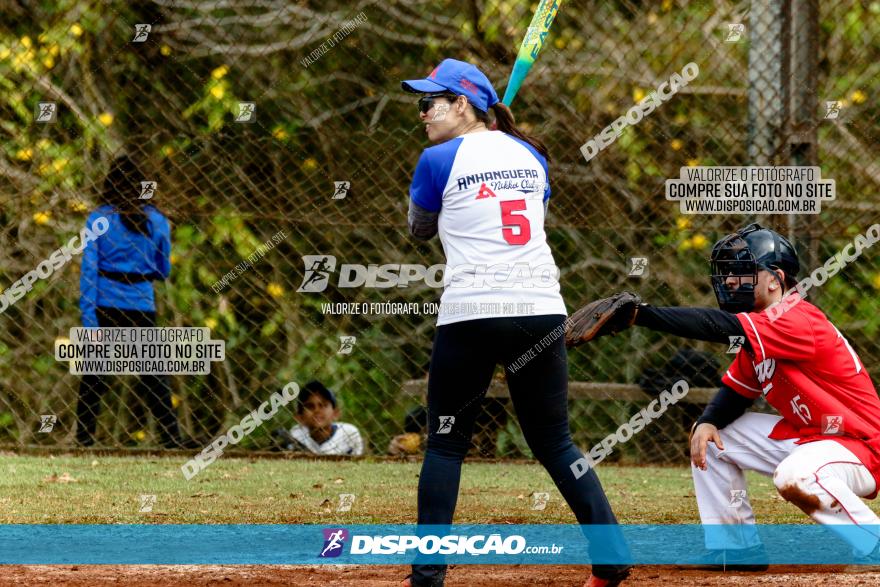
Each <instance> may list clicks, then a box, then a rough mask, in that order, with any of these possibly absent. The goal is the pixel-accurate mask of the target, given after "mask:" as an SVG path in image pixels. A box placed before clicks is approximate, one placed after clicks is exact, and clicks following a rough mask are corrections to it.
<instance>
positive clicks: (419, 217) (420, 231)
mask: <svg viewBox="0 0 880 587" xmlns="http://www.w3.org/2000/svg"><path fill="white" fill-rule="evenodd" d="M439 217H440V213H439V212H430V211H428V210H425V209H424V208H422V207H421V206H419V205H418V204H416V203H415V202H413V201H412V200H410V201H409V213H408V214H407V221H408V223H409V233H410V234H411V235H413V236H414V237H415V238H417V239H419V240H421V241H426V240H430V239H431V238H433V237H434V235H435V234H437V222H438V219H439Z"/></svg>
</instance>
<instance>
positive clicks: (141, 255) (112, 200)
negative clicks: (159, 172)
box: [76, 155, 181, 447]
mask: <svg viewBox="0 0 880 587" xmlns="http://www.w3.org/2000/svg"><path fill="white" fill-rule="evenodd" d="M142 179H143V176H142V175H141V174H140V173H139V172H138V169H137V166H136V165H135V163H134V161H133V160H132V159H131V158H130V157H128V156H127V155H122V156H120V157H118V158H116V159H115V160H114V161H113V163H112V165H111V167H110V171H109V173H108V174H107V177H106V179H105V181H104V190H103V194H102V200H103V202H102V205H101V206H99V207H98V208H97V209H95V210H94V211H93V212H92V213H91V214H90V215H89V218H88V220H87V226H92V224H93V223H94V222H95V220H97V219H98V218H101V217H104V218H106V219H107V221H108V223H109V228H108V230H107V232H105V233H104V234H102V235H101V236H100V237H99V238H98V239H97V240H95V241H92V242H90V243H89V244H88V245H87V246H86V248H85V250H84V251H83V256H82V267H81V273H80V299H79V306H80V310H81V312H82V324H83V326H85V327H99V326H101V327H112V326H117V327H132V326H136V327H152V326H155V325H156V302H155V294H154V292H153V283H152V282H153V281H156V280H164V279H167V278H168V276H169V275H170V273H171V227H170V225H169V223H168V219H167V218H165V216H164V215H163V214H162V213H161V212H160V211H159V210H158V209H157V208H156V207H155V206H153V205H150V204H147V203H146V201H145V200H141V199H140V198H139V195H140V182H141V180H142ZM106 390H107V377H106V376H102V375H84V376H83V378H82V381H81V383H80V388H79V402H78V404H77V410H76V414H77V430H76V439H77V442H78V443H79V444H81V445H83V446H89V445H92V444H94V441H95V438H94V437H95V426H96V423H97V417H98V411H99V408H100V403H101V396H102V395H103V394H104V392H105V391H106ZM136 392H137V393H138V394H139V395H140V396H141V397H144V398H145V399H146V403H147V405H148V407H149V408H150V411H151V412H152V413H153V416H154V417H155V418H156V421H157V425H158V426H157V428H158V431H159V435H160V440H161V442H162V444H163V445H165V446H166V447H178V446H181V440H180V435H179V432H178V425H177V416H176V415H175V413H174V411H173V409H172V405H171V383H170V380H169V378H168V376H163V375H142V376H141V377H140V378H139V381H138V387H137V389H136Z"/></svg>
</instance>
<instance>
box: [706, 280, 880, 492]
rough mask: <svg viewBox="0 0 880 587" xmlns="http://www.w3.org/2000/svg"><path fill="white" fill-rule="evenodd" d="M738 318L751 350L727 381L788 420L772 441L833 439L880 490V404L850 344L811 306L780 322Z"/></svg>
mask: <svg viewBox="0 0 880 587" xmlns="http://www.w3.org/2000/svg"><path fill="white" fill-rule="evenodd" d="M792 295H793V296H797V295H798V294H797V293H793V294H792ZM786 305H789V304H786ZM736 317H737V319H738V320H739V322H740V324H742V327H743V330H745V334H746V337H747V338H748V340H749V342H750V343H751V347H752V348H751V351H747V350H746V349H745V347H743V350H742V351H740V352H739V353H738V354H737V356H736V359H734V361H733V363H732V364H731V365H730V368H729V369H728V370H727V373H725V375H724V377H723V378H722V382H723V383H724V384H725V385H727V386H729V387H730V388H732V389H733V390H734V391H736V392H737V393H739V394H741V395H744V396H746V397H748V398H752V399H755V398H757V397H758V396H760V395H763V396H764V399H766V400H767V403H768V404H770V405H771V406H773V407H774V408H776V410H777V411H778V412H779V414H780V415H781V416H782V418H783V419H782V420H780V422H779V423H778V424H777V425H776V426H775V427H774V429H773V431H772V432H771V433H770V438H773V439H777V440H782V439H789V438H797V439H799V440H798V441H797V444H803V443H806V442H815V441H817V440H835V441H837V442H839V443H840V444H842V445H843V446H845V447H846V448H848V449H849V450H850V451H852V452H853V454H855V455H856V456H857V457H858V458H859V460H860V461H861V462H862V464H864V465H865V466H866V467H868V469H869V470H870V471H871V474H872V475H873V476H874V480H875V481H876V483H877V487H878V488H880V398H878V397H877V392H876V390H875V389H874V384H873V383H872V382H871V378H870V377H869V376H868V373H867V371H865V367H864V366H863V365H862V362H861V360H860V359H859V357H858V355H857V354H856V352H855V351H854V350H853V348H852V347H851V346H850V344H849V342H848V341H847V340H846V339H845V338H844V337H843V335H842V334H841V333H840V332H839V331H838V330H837V328H835V327H834V325H833V324H831V322H829V321H828V318H827V317H826V316H825V314H823V313H822V311H821V310H820V309H819V308H817V307H816V306H814V305H813V304H811V303H809V302H807V301H805V300H799V301H797V302H796V303H795V304H794V305H793V306H792V305H790V306H789V307H788V309H787V310H786V311H785V312H784V313H783V314H782V315H781V316H779V317H778V318H776V320H774V321H771V320H770V315H769V313H768V312H767V311H763V312H748V313H746V312H743V313H740V314H737V316H736ZM876 495H877V492H876V491H875V492H874V495H872V496H871V498H874V497H876Z"/></svg>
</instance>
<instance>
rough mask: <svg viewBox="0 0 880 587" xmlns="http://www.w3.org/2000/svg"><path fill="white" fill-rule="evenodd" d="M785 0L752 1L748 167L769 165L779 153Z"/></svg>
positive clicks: (785, 62)
mask: <svg viewBox="0 0 880 587" xmlns="http://www.w3.org/2000/svg"><path fill="white" fill-rule="evenodd" d="M785 4H787V2H786V0H752V4H751V10H750V13H749V28H750V29H751V31H750V33H749V40H750V44H749V145H748V154H749V162H750V164H751V165H772V164H773V162H774V160H775V159H776V158H777V157H778V155H779V154H780V152H781V150H782V132H783V127H784V122H785V110H786V101H787V100H786V98H787V97H786V95H785V90H786V84H785V83H784V80H785V78H787V77H788V76H787V73H788V59H786V57H787V53H788V47H787V43H786V40H787V38H788V36H789V35H788V31H787V25H788V21H787V19H786V18H785V12H784V10H783V8H784V7H785Z"/></svg>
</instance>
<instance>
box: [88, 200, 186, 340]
mask: <svg viewBox="0 0 880 587" xmlns="http://www.w3.org/2000/svg"><path fill="white" fill-rule="evenodd" d="M144 213H145V214H146V215H147V219H148V220H149V229H150V230H149V236H146V235H143V234H140V233H135V232H131V231H130V230H128V229H127V228H126V227H125V225H123V224H122V219H121V218H120V217H119V214H118V213H117V212H116V211H115V209H114V208H113V207H112V206H106V205H105V206H100V207H99V208H97V209H96V210H95V211H94V212H92V213H91V214H90V215H89V218H88V220H87V221H86V226H87V227H89V228H91V227H92V224H93V223H94V221H95V220H96V219H97V218H100V217H101V216H104V217H105V218H107V220H108V221H109V224H110V227H109V228H108V229H107V232H105V233H104V234H102V235H101V236H99V237H98V238H97V239H96V240H94V241H91V242H89V243H88V244H87V245H86V247H85V250H84V251H83V256H82V268H81V270H80V279H79V290H80V297H79V308H80V311H81V312H82V323H83V326H87V327H96V326H98V318H97V316H96V314H95V310H96V308H97V307H98V306H100V307H103V308H118V309H121V310H142V311H149V312H155V311H156V302H155V299H154V294H153V284H152V282H151V281H143V282H140V283H122V282H119V281H115V280H113V279H108V278H106V277H104V276H101V275H99V274H98V271H99V270H100V271H113V272H118V273H136V274H142V275H149V276H150V277H151V279H167V278H168V276H169V275H170V274H171V226H170V225H169V223H168V219H167V218H165V216H163V215H162V213H161V212H159V211H158V210H157V209H156V208H154V207H153V206H144Z"/></svg>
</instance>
